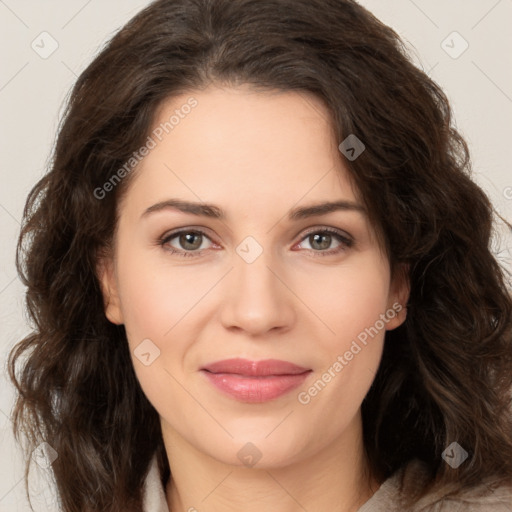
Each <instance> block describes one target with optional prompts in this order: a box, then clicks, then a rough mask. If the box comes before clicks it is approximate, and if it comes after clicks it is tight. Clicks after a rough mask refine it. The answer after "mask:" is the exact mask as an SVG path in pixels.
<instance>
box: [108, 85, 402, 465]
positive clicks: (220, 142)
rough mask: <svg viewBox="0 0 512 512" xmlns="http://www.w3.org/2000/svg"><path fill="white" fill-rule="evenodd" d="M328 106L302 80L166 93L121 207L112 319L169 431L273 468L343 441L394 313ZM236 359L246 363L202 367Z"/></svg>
mask: <svg viewBox="0 0 512 512" xmlns="http://www.w3.org/2000/svg"><path fill="white" fill-rule="evenodd" d="M191 97H193V98H194V99H195V101H194V100H190V99H189V98H191ZM187 101H188V102H187ZM186 105H189V107H186ZM190 105H192V106H191V107H190ZM173 115H174V118H173V120H171V121H169V120H170V118H171V116H173ZM328 116H329V114H328V112H327V110H326V109H325V107H324V106H323V105H322V103H321V102H320V101H318V100H317V99H316V98H314V97H312V96H311V95H305V94H303V93H297V92H286V93H272V94H271V93H262V92H254V91H253V90H251V89H250V88H248V87H238V88H236V89H220V88H214V87H210V88H209V89H206V90H204V91H202V92H197V93H196V92H194V93H191V94H187V95H183V96H179V97H175V98H174V99H172V100H169V101H168V102H166V103H165V104H163V105H162V107H161V109H160V111H159V114H158V119H157V120H156V122H155V125H154V127H153V128H154V130H153V132H152V134H151V135H150V137H151V140H150V139H148V148H149V151H148V154H147V155H146V156H145V157H144V158H143V160H142V161H141V162H140V164H139V165H138V167H137V170H136V173H137V174H136V176H134V178H135V179H134V181H133V182H132V183H131V184H130V187H129V188H128V190H127V193H126V195H125V197H124V199H123V201H122V202H121V204H120V205H119V224H118V230H117V233H116V239H115V254H114V257H113V259H112V260H110V261H107V262H106V263H107V264H106V265H104V267H103V269H102V270H101V279H102V283H103V287H104V293H105V295H106V300H107V302H108V306H107V307H106V314H107V317H108V318H109V319H110V320H111V321H112V322H114V323H123V324H124V325H125V327H126V332H127V336H128V342H129V347H130V351H131V355H132V360H133V365H134V367H135V372H136V374H137V377H138V379H139V381H140V384H141V386H142V389H143V390H144V392H145V394H146V395H147V397H148V399H149V400H150V401H151V403H152V404H153V406H154V407H155V409H156V410H157V411H158V413H159V415H160V417H161V420H162V428H163V431H164V437H165V436H166V435H167V436H168V437H169V438H172V439H179V440H180V442H183V443H185V444H187V445H188V446H191V447H193V448H194V449H197V450H199V451H200V452H202V453H203V454H207V455H210V456H211V457H213V458H215V459H217V460H218V461H222V462H225V463H230V464H237V465H241V464H246V465H247V464H249V465H250V464H251V462H249V461H250V460H251V461H253V462H254V461H256V459H259V460H258V464H259V466H260V467H263V466H267V467H272V466H274V467H277V466H280V465H286V464H289V463H291V462H293V461H300V460H304V459H305V458H306V457H310V456H312V455H314V454H315V453H318V452H319V451H320V450H324V449H327V448H329V446H332V445H333V443H337V442H341V443H343V439H345V440H347V442H348V440H349V439H351V442H352V441H353V439H354V435H356V433H357V432H360V406H361V402H362V400H363V398H364V396H365V394H366V393H367V391H368V389H369V387H370V385H371V383H372V381H373V379H374V376H375V373H376V372H377V368H378V366H379V361H380V357H381V353H382V348H383V341H384V334H385V331H386V329H393V328H395V327H397V326H398V325H399V324H400V323H401V322H402V321H403V319H404V314H405V309H403V310H402V311H401V312H400V310H401V309H402V306H401V304H404V300H405V299H406V297H405V293H406V291H405V289H404V288H405V287H404V286H402V287H399V286H398V285H395V284H393V283H392V282H391V280H390V269H389V262H388V260H387V258H386V256H385V255H384V254H383V252H382V251H381V249H380V247H379V244H378V242H377V239H376V236H375V232H374V230H373V228H372V226H371V225H370V224H369V221H368V218H367V216H366V214H365V211H364V208H363V207H362V203H361V201H360V199H359V198H358V196H357V193H356V191H355V190H354V188H353V187H352V186H351V183H350V181H349V179H348V174H347V171H346V169H345V164H344V163H343V156H342V155H341V153H340V151H339V149H338V144H339V143H340V142H341V141H337V140H334V136H333V134H332V131H331V129H330V126H329V124H328V119H329V117H328ZM165 123H167V125H166V124H165ZM163 127H165V128H163ZM166 132H167V133H166ZM367 142H369V141H367ZM143 153H144V151H143ZM171 201H181V202H183V204H184V203H187V204H188V203H190V204H191V205H192V204H193V206H187V208H186V209H187V210H188V211H186V212H185V211H180V209H179V208H177V207H176V206H174V207H173V206H171V203H170V202H171ZM326 203H329V204H332V203H338V207H337V208H332V209H327V208H324V207H320V208H317V209H315V208H314V207H315V206H318V205H324V204H326ZM206 204H208V205H214V206H212V207H211V208H206ZM220 213H222V215H220ZM326 230H329V232H326ZM178 231H182V232H183V233H182V234H181V236H180V235H179V234H176V233H177V232H178ZM235 358H241V359H244V360H247V361H249V362H247V361H246V364H245V365H244V364H238V363H236V362H235V363H234V364H226V365H224V366H222V365H221V366H217V367H215V366H213V365H212V363H216V362H219V361H224V360H229V359H235ZM264 360H279V361H282V362H288V363H291V364H293V365H296V366H297V367H299V368H298V369H297V368H295V367H293V368H292V369H290V367H288V366H286V365H285V364H272V363H269V364H267V365H265V364H261V365H259V366H258V365H255V364H252V362H259V361H264ZM206 368H209V371H208V370H207V369H206ZM251 371H252V373H253V374H252V375H251ZM140 420H141V421H144V419H143V418H141V419H140ZM248 443H252V444H248Z"/></svg>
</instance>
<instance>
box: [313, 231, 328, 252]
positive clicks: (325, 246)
mask: <svg viewBox="0 0 512 512" xmlns="http://www.w3.org/2000/svg"><path fill="white" fill-rule="evenodd" d="M321 238H323V240H324V242H323V243H320V244H319V245H320V247H316V249H328V248H329V246H330V245H331V235H329V234H327V233H315V234H314V235H310V237H309V240H310V243H311V247H313V248H315V244H316V243H317V242H318V241H319V239H321Z"/></svg>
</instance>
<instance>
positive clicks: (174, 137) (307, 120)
mask: <svg viewBox="0 0 512 512" xmlns="http://www.w3.org/2000/svg"><path fill="white" fill-rule="evenodd" d="M149 136H150V137H151V139H152V141H153V143H152V144H151V145H152V146H153V147H152V149H151V150H150V151H149V152H148V154H147V155H146V156H145V157H144V158H143V159H142V161H141V162H140V163H139V165H138V166H137V168H136V172H135V176H134V178H135V179H134V180H133V182H132V183H131V185H130V187H129V188H130V189H132V190H131V191H130V190H129V191H128V194H127V195H130V196H131V197H132V198H133V197H137V196H146V197H147V198H148V200H149V198H150V199H151V200H152V201H157V200H164V199H165V196H166V195H169V194H172V196H173V197H177V196H179V197H182V198H183V199H193V200H196V201H197V200H204V201H207V202H212V203H220V204H229V205H232V206H233V207H236V206H237V205H238V206H239V207H240V208H241V209H244V210H246V211H247V212H249V211H250V207H252V208H253V209H254V208H257V206H258V202H259V201H262V202H264V203H265V204H266V205H272V206H273V207H277V206H279V205H281V206H283V207H285V206H286V207H291V206H292V205H293V204H294V203H298V202H299V201H303V202H305V203H307V202H315V201H316V200H334V199H346V200H354V199H355V198H356V193H355V189H354V187H353V184H352V182H351V181H350V179H349V175H348V171H347V169H346V168H345V166H344V163H343V159H342V157H341V155H340V153H339V150H338V147H337V141H336V139H335V135H334V130H333V127H332V121H331V117H330V113H329V111H328V109H327V108H326V106H325V105H324V104H323V102H322V101H321V100H319V99H318V98H316V97H315V96H314V95H313V94H311V93H304V92H302V91H301V92H295V91H285V92H283V91H265V92H262V91H256V90H254V89H251V88H250V87H249V86H243V87H236V88H221V87H217V86H210V87H209V88H208V89H205V90H202V91H190V92H188V93H186V94H182V95H179V96H176V97H173V98H170V99H167V100H166V101H164V102H163V103H162V104H161V105H160V106H159V108H158V109H157V111H156V113H155V118H154V122H153V125H152V128H151V131H150V134H149ZM139 199H140V200H142V198H139ZM242 207H243V208H242Z"/></svg>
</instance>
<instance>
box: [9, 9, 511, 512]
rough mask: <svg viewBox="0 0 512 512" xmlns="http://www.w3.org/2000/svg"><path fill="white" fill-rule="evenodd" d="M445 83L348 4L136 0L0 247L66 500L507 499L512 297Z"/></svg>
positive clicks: (38, 436)
mask: <svg viewBox="0 0 512 512" xmlns="http://www.w3.org/2000/svg"><path fill="white" fill-rule="evenodd" d="M450 116H451V111H450V107H449V104H448V101H447V99H446V97H445V95H444V94H443V92H442V91H441V90H440V89H439V87H438V86H437V85H436V84H435V83H434V82H433V81H432V80H430V79H429V78H428V77H427V76H426V75H425V74H424V73H423V72H421V71H420V70H418V69H417V68H416V67H414V66H413V65H412V64H411V62H410V61H409V59H408V57H407V55H406V54H405V52H404V50H403V47H402V44H401V42H400V40H399V38H398V36H397V35H396V34H395V33H394V32H393V31H392V30H391V29H390V28H389V27H386V26H385V25H383V24H382V23H380V22H379V21H378V20H377V19H375V18H374V17H373V16H372V15H371V14H370V13H369V12H368V11H366V10H365V9H363V8H362V7H361V6H359V5H358V4H356V3H355V2H353V1H350V0H342V1H340V0H336V1H334V0H259V1H257V2H256V1H254V0H157V1H156V2H154V3H152V4H151V5H150V6H149V7H148V8H146V9H145V10H143V11H142V12H141V13H139V14H138V15H137V16H136V17H135V18H134V19H132V20H131V21H130V22H129V23H128V24H127V25H126V26H125V27H124V28H123V29H122V30H121V31H120V32H119V33H118V34H117V35H116V36H115V37H114V38H113V39H112V40H111V41H110V43H109V44H108V45H107V46H106V47H105V48H104V49H103V51H102V52H101V53H100V55H99V56H98V57H97V58H96V59H95V60H94V61H93V62H92V64H91V65H90V66H89V67H88V68H87V69H86V70H85V71H84V73H82V75H81V76H80V77H79V79H78V81H77V83H76V85H75V87H74V89H73V92H72V95H71V97H70V100H69V105H68V109H67V112H66V115H65V119H64V121H63V124H62V126H61V129H60V134H59V137H58V140H57V144H56V148H55V155H54V159H53V164H52V168H51V170H50V172H49V173H48V174H47V175H46V176H45V177H43V178H42V179H41V181H40V182H39V183H38V184H37V185H36V186H35V187H34V189H33V191H32V192H31V194H30V196H29V198H28V202H27V207H26V210H25V222H24V225H23V228H22V232H21V235H20V241H19V250H18V265H19V271H20V274H21V275H22V278H23V279H24V282H25V284H26V285H27V287H28V289H27V305H28V309H29V312H30V314H31V317H32V319H33V320H34V322H35V327H34V331H33V333H32V334H31V335H29V336H28V337H27V338H26V339H24V340H23V341H22V342H20V344H19V345H18V346H17V347H16V348H15V349H14V350H13V352H12V354H11V359H10V369H11V376H12V379H13V380H14V382H15V384H16V386H17V388H18V392H19V396H18V401H17V407H16V410H15V423H16V429H17V432H18V433H19V434H20V435H22V434H23V435H25V436H26V437H27V438H28V439H29V443H30V451H31V450H33V449H35V448H36V447H40V446H43V447H44V448H45V450H46V455H47V457H48V458H49V460H50V462H51V468H52V471H53V474H54V476H55V482H56V485H57V490H58V493H59V499H60V502H61V507H62V510H64V511H66V512H72V511H73V512H78V511H80V512H85V511H102V512H103V511H118V510H119V511H121V510H122V511H130V510H133V511H139V510H141V509H143V510H146V511H153V510H154V511H157V510H158V511H172V512H182V511H186V510H188V511H193V510H197V511H221V510H222V511H231V510H237V511H239V510H244V511H253V510H262V509H263V510H273V511H292V510H293V511H295V510H308V511H315V510H327V509H329V510H337V511H340V512H342V511H343V512H348V511H356V510H357V511H359V512H369V511H380V510H386V511H388V510H425V511H426V510H431V511H452V510H470V511H475V510H479V511H484V510H497V511H498V510H499V511H501V510H503V511H505V510H507V511H510V510H512V505H511V502H510V499H511V476H512V434H511V432H512V429H511V427H512V419H511V409H510V389H511V386H512V376H511V375H512V372H511V371H510V370H511V368H512V363H511V360H512V356H511V347H512V332H511V331H512V317H511V312H512V307H511V306H512V303H511V297H510V294H509V292H508V291H507V288H506V284H505V279H504V276H503V270H502V269H501V268H500V266H499V264H498V263H497V261H496V259H495V258H494V256H493V254H492V252H491V251H490V248H489V243H490V236H491V232H492V223H493V218H492V207H491V205H490V203H489V200H488V199H487V197H486V196H485V194H484V193H483V192H482V190H481V189H480V188H479V187H478V186H477V185H476V184H475V183H474V182H472V181H471V179H470V177H469V167H470V162H469V153H468V148H467V146H466V144H465V142H464V140H463V139H462V138H461V136H460V135H459V134H458V133H457V131H456V130H455V129H454V128H452V126H451V117H450Z"/></svg>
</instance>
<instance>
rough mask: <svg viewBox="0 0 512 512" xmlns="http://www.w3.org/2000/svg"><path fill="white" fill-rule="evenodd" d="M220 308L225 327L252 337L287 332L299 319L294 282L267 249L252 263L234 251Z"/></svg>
mask: <svg viewBox="0 0 512 512" xmlns="http://www.w3.org/2000/svg"><path fill="white" fill-rule="evenodd" d="M233 257H234V268H233V270H232V271H231V272H230V273H229V275H228V279H226V280H225V282H224V286H225V290H224V297H225V299H224V301H223V304H222V307H221V311H220V319H221V322H222V324H223V326H224V327H225V328H226V329H229V330H240V331H243V332H245V333H247V334H249V335H251V336H261V335H265V334H266V333H267V332H269V331H272V330H275V331H286V330H288V329H290V328H291V326H292V325H293V322H294V321H295V318H296V310H295V307H294V297H295V296H294V294H293V292H292V290H291V289H292V287H293V285H292V283H289V282H287V279H286V275H285V272H284V270H283V269H282V267H281V266H278V265H277V264H276V262H275V261H274V262H273V261H271V258H270V257H269V255H268V254H267V252H266V251H263V253H262V254H261V255H260V256H259V257H258V258H257V259H256V260H255V261H253V262H252V263H248V262H246V261H245V260H244V259H243V258H241V257H239V256H238V254H234V255H233Z"/></svg>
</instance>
